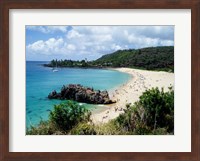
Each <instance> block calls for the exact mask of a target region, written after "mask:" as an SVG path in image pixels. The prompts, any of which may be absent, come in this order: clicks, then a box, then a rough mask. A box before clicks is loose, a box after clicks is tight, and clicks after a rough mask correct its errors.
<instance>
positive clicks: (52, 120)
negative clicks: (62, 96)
mask: <svg viewBox="0 0 200 161" xmlns="http://www.w3.org/2000/svg"><path fill="white" fill-rule="evenodd" d="M90 115H91V112H90V111H88V110H87V109H86V108H85V107H84V106H80V105H79V104H78V103H75V102H72V101H68V102H66V103H61V104H59V105H55V106H54V109H53V110H52V111H51V112H50V114H49V120H48V121H41V122H40V123H39V125H38V126H31V127H30V128H29V129H27V132H26V133H27V135H52V134H54V135H60V134H67V133H68V132H69V131H70V130H71V129H72V128H74V127H75V126H77V125H78V124H79V123H80V122H88V121H90Z"/></svg>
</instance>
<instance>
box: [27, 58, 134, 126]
mask: <svg viewBox="0 0 200 161" xmlns="http://www.w3.org/2000/svg"><path fill="white" fill-rule="evenodd" d="M46 63H48V62H41V61H40V62H39V61H27V62H26V127H30V125H33V126H34V125H37V124H38V123H39V122H40V121H41V120H47V119H48V115H49V112H50V110H52V109H53V106H54V105H55V104H59V103H61V102H63V101H61V100H50V99H48V98H47V96H48V94H49V93H50V92H51V91H53V90H57V91H58V92H59V91H60V89H61V87H62V86H63V85H67V84H81V85H83V86H88V87H93V88H94V89H98V90H113V89H115V88H116V87H118V86H120V85H122V84H124V83H126V82H127V81H128V80H129V79H130V78H131V76H130V75H129V74H126V73H122V72H118V71H115V70H107V69H82V68H58V72H53V71H52V68H48V67H44V66H42V64H46ZM83 105H85V106H86V108H88V109H90V110H93V109H96V108H103V106H102V105H100V106H97V105H91V104H83Z"/></svg>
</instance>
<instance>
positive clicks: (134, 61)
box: [93, 46, 174, 71]
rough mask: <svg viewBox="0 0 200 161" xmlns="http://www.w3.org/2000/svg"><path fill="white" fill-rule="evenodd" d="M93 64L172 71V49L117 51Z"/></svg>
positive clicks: (153, 48) (152, 48) (171, 47)
mask: <svg viewBox="0 0 200 161" xmlns="http://www.w3.org/2000/svg"><path fill="white" fill-rule="evenodd" d="M93 63H94V64H98V65H102V66H110V67H134V68H140V69H147V70H165V71H174V47H173V46H168V47H149V48H143V49H138V50H134V49H130V50H118V51H116V52H114V53H112V54H108V55H104V56H102V57H101V58H99V59H97V60H96V61H94V62H93Z"/></svg>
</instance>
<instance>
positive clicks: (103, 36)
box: [27, 26, 174, 59]
mask: <svg viewBox="0 0 200 161" xmlns="http://www.w3.org/2000/svg"><path fill="white" fill-rule="evenodd" d="M30 27H32V30H33V27H34V26H30ZM58 27H59V28H58ZM36 28H37V30H40V31H41V32H43V33H48V32H53V31H57V30H59V31H62V32H63V36H61V38H50V39H48V40H47V41H43V40H38V41H36V42H34V43H31V44H29V45H27V54H33V53H34V54H38V55H39V54H40V55H41V54H46V55H52V56H53V55H58V54H60V55H63V56H68V57H67V59H68V58H69V57H70V59H73V58H75V59H77V57H78V58H79V59H83V58H85V57H87V58H88V59H96V58H99V57H100V56H101V55H104V54H108V53H111V52H114V51H116V50H121V49H131V48H143V47H148V46H169V45H170V46H171V45H174V27H173V26H72V27H71V28H70V30H68V31H67V28H68V27H66V26H51V28H49V26H48V27H44V26H40V27H38V26H37V27H36ZM29 29H30V28H29ZM34 30H36V29H34Z"/></svg>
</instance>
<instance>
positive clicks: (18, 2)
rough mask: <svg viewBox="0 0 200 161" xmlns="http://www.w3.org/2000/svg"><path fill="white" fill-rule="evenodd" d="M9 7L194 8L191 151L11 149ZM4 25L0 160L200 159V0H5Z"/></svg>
mask: <svg viewBox="0 0 200 161" xmlns="http://www.w3.org/2000/svg"><path fill="white" fill-rule="evenodd" d="M9 9H191V16H192V17H191V19H192V24H191V28H192V31H191V35H192V37H191V38H192V39H191V40H192V42H191V46H192V51H191V53H192V55H191V61H192V62H191V64H192V68H191V70H192V71H191V73H192V77H191V83H192V87H191V89H192V91H191V99H192V104H191V107H192V109H191V113H192V116H191V117H192V120H191V122H192V125H191V129H192V130H191V136H192V138H191V139H192V140H191V143H192V145H191V152H173V153H171V152H157V153H154V152H128V153H126V152H117V153H113V152H112V153H111V152H107V153H104V152H89V153H82V152H66V153H64V152H62V153H55V152H53V153H51V152H45V153H44V152H20V153H18V152H9ZM0 24H1V25H0V71H1V76H0V93H1V97H0V160H3V161H10V160H13V161H14V160H20V161H23V160H24V161H29V160H34V161H35V160H40V161H47V160H52V161H53V160H62V161H64V160H74V161H78V160H81V161H86V160H95V161H98V160H99V161H100V160H101V161H106V160H112V161H125V160H137V161H139V160H141V161H142V160H143V161H147V160H155V161H156V160H157V161H161V160H163V161H169V160H174V161H175V160H176V161H178V160H179V161H200V153H199V151H200V113H199V112H200V99H199V98H200V84H199V83H200V80H199V76H200V65H199V63H200V62H199V61H200V60H199V58H200V0H160V1H157V0H150V1H149V0H130V1H123V0H110V1H103V0H95V1H92V0H84V1H82V0H57V1H56V0H40V1H38V0H5V1H1V2H0ZM180 61H181V60H180Z"/></svg>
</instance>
